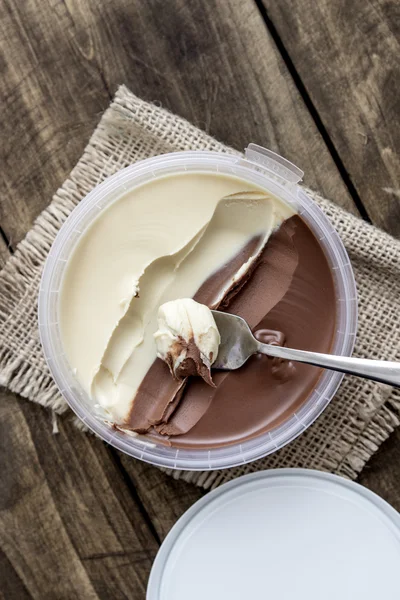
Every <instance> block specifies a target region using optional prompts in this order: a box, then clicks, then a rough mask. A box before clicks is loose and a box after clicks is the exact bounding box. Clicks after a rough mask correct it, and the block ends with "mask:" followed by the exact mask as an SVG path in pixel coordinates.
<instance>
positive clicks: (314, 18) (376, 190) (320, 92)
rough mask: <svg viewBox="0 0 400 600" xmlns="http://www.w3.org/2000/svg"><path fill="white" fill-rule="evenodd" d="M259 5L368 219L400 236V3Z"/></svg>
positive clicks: (284, 0)
mask: <svg viewBox="0 0 400 600" xmlns="http://www.w3.org/2000/svg"><path fill="white" fill-rule="evenodd" d="M263 4H264V6H265V8H266V10H267V14H268V16H269V18H270V19H271V21H272V23H273V26H274V27H275V28H276V31H277V33H278V35H279V37H280V39H281V40H282V43H283V45H284V47H285V48H286V50H287V52H288V54H289V56H290V58H291V60H292V62H293V65H294V67H295V69H296V71H297V73H298V74H299V77H300V78H301V80H302V82H303V84H304V86H305V88H306V90H307V93H308V94H309V97H310V98H311V101H312V103H313V104H314V106H315V108H316V110H317V112H318V115H319V117H320V119H321V121H322V123H323V124H324V127H325V128H326V131H327V133H328V135H329V136H330V138H331V139H332V141H333V144H334V146H335V148H336V149H337V152H338V153H339V155H340V158H341V161H342V163H343V165H344V168H345V169H346V171H347V172H348V174H349V176H350V178H351V180H352V182H353V184H354V186H355V189H356V191H357V193H358V195H359V197H360V198H361V201H362V203H363V204H364V206H365V208H366V209H367V212H368V214H369V216H370V218H371V220H372V221H373V222H374V223H375V224H376V225H379V226H380V227H382V228H384V229H386V230H387V231H389V232H390V233H392V234H393V235H396V236H400V162H399V152H400V130H399V128H398V127H397V125H396V124H397V122H398V118H399V114H400V94H399V93H398V87H399V80H400V64H399V60H398V56H399V41H400V4H399V3H398V2H394V1H393V0H376V1H374V2H366V1H365V0H352V1H351V2H332V0H319V1H318V2H311V1H310V0H297V1H296V2H292V1H291V0H280V1H279V2H275V1H274V0H263Z"/></svg>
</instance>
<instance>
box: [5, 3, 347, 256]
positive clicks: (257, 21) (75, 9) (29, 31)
mask: <svg viewBox="0 0 400 600" xmlns="http://www.w3.org/2000/svg"><path fill="white" fill-rule="evenodd" d="M0 23H1V25H0V27H1V34H0V35H1V40H2V50H3V63H4V66H5V68H4V72H3V76H2V88H3V110H2V114H3V118H2V120H1V127H2V130H1V133H0V135H1V138H2V140H3V141H4V142H3V144H2V145H1V150H0V152H1V155H0V160H1V164H2V169H1V180H0V181H1V183H0V193H1V197H2V202H1V206H0V223H1V224H2V226H3V228H4V231H5V233H6V235H7V236H8V238H9V239H10V240H11V243H12V245H13V246H15V244H16V243H17V242H18V241H19V240H20V239H21V238H22V237H23V236H24V234H25V233H26V231H27V229H29V227H30V226H31V224H32V221H33V219H34V217H35V216H36V215H37V214H38V213H39V212H40V210H42V209H43V208H44V207H45V206H46V205H47V204H48V202H49V200H50V198H51V195H52V193H53V192H54V191H55V190H56V189H57V187H58V186H59V185H60V184H61V183H62V181H63V180H64V179H65V178H66V176H67V174H68V172H69V170H70V169H71V168H72V167H73V165H74V164H75V162H76V161H77V159H78V157H79V156H80V154H81V152H82V149H83V147H84V145H85V144H86V142H87V140H88V138H89V135H90V133H91V132H92V130H93V128H94V126H95V124H96V123H97V121H98V119H99V116H100V114H101V112H102V111H103V110H104V109H105V107H106V106H107V104H108V102H109V98H110V94H112V93H114V92H115V90H116V88H117V86H118V85H119V84H120V83H126V84H127V85H128V86H130V87H131V89H132V90H133V91H134V92H135V93H137V94H139V95H141V96H142V97H144V98H146V99H149V100H153V101H156V102H160V101H162V103H163V104H164V105H165V106H166V107H167V108H169V109H171V110H172V111H175V112H177V113H178V114H181V115H183V116H185V117H187V118H188V119H189V120H191V121H192V122H194V123H195V124H196V125H198V126H200V127H202V128H203V129H206V130H207V131H208V132H210V133H211V134H213V135H215V136H216V137H218V138H219V139H221V140H223V141H225V142H227V143H228V144H230V145H232V146H234V147H236V148H241V149H242V148H244V146H246V145H247V144H248V143H249V141H254V142H259V143H261V144H263V145H266V146H268V147H270V148H272V149H273V150H276V151H279V152H281V153H282V154H283V155H285V156H286V157H287V158H289V159H290V160H293V161H294V162H295V163H297V164H298V165H299V166H301V167H302V168H303V170H304V171H305V172H306V179H305V180H306V183H307V184H309V185H310V186H312V187H314V188H315V189H317V190H319V191H321V193H323V194H325V195H326V196H328V197H332V198H335V199H336V201H337V202H339V203H340V204H342V205H343V206H347V207H348V208H349V209H350V210H354V205H353V204H352V200H351V198H350V196H349V194H348V191H347V188H346V186H345V185H344V184H343V181H342V179H341V177H340V175H339V173H338V171H337V169H336V167H335V164H334V163H333V161H332V159H331V156H330V154H329V152H328V150H327V148H326V146H325V144H324V142H323V140H322V138H321V136H320V134H319V132H318V130H317V128H316V126H315V124H314V122H313V120H312V118H311V117H310V115H309V113H308V111H307V108H306V106H305V105H304V103H303V101H302V99H301V96H300V94H299V93H298V91H297V89H296V87H295V85H294V84H293V81H292V79H291V77H290V75H289V73H288V71H287V69H286V67H285V64H284V62H283V60H282V59H281V57H280V56H279V53H278V52H277V49H276V47H275V45H274V43H273V41H272V40H271V38H270V36H269V34H268V32H267V31H266V28H265V25H264V23H263V21H262V18H261V16H260V14H259V12H258V10H257V7H256V6H255V4H254V2H253V0H246V1H243V0H231V1H230V2H226V3H225V2H219V1H218V0H212V1H207V2H205V1H202V2H186V1H185V0H173V1H170V2H169V3H168V10H167V11H166V9H165V2H164V1H163V0H149V1H148V2H141V1H140V0H136V1H134V2H132V1H131V0H118V1H117V2H116V1H115V0H102V1H101V2H98V1H97V0H87V1H86V2H78V1H73V0H71V1H69V2H67V3H64V2H56V1H54V0H40V2H39V0H26V1H25V2H23V3H22V2H17V1H16V0H5V2H4V3H2V5H1V6H0Z"/></svg>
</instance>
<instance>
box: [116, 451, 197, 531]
mask: <svg viewBox="0 0 400 600" xmlns="http://www.w3.org/2000/svg"><path fill="white" fill-rule="evenodd" d="M120 459H121V463H122V465H123V467H124V469H125V471H126V473H127V475H128V476H129V478H130V480H131V481H132V484H133V485H134V487H135V489H136V490H137V493H138V496H139V498H140V499H141V500H142V502H143V506H144V507H145V509H146V512H147V514H148V516H149V518H150V519H151V521H152V523H153V526H154V528H155V530H156V532H157V536H158V539H159V540H160V541H163V539H164V538H165V536H166V535H167V533H168V532H169V530H170V529H171V527H172V526H173V525H175V523H176V521H177V520H178V519H179V517H180V516H182V515H183V513H184V512H185V511H186V510H187V509H188V508H190V507H191V506H192V504H194V503H195V502H196V501H197V500H199V499H200V498H201V497H202V496H203V495H204V494H205V492H204V491H203V490H201V489H200V488H198V487H196V486H194V485H193V484H188V483H185V482H184V481H181V480H180V481H177V480H175V479H173V478H172V477H170V476H169V475H166V474H165V473H163V472H161V471H160V470H159V469H157V468H155V467H153V466H151V465H148V464H146V463H143V462H140V461H137V460H133V459H131V458H129V457H128V456H124V455H123V454H120Z"/></svg>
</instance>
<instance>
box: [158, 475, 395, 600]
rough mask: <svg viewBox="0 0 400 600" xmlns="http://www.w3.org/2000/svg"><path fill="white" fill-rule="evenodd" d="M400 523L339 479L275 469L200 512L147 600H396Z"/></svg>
mask: <svg viewBox="0 0 400 600" xmlns="http://www.w3.org/2000/svg"><path fill="white" fill-rule="evenodd" d="M399 566H400V515H399V514H398V513H397V512H396V511H395V510H394V509H393V508H392V507H391V506H389V505H388V504H387V503H386V502H385V501H384V500H382V499H381V498H379V497H378V496H376V495H375V494H373V493H372V492H370V491H369V490H367V489H365V488H363V487H362V486H360V485H358V484H355V483H352V482H349V481H347V480H345V479H342V478H341V477H337V476H335V475H329V474H326V473H320V472H317V471H309V470H305V469H278V470H275V471H264V472H260V473H255V474H251V475H246V476H244V477H240V478H238V479H236V480H235V481H232V482H230V483H227V484H225V485H223V486H221V487H220V488H218V489H216V490H215V491H213V492H211V493H210V494H208V495H207V496H205V497H204V498H202V499H201V500H199V501H198V502H196V504H194V505H193V506H192V507H191V508H190V509H189V510H188V511H187V512H186V513H185V514H184V515H183V516H182V517H181V519H179V521H178V522H177V524H176V525H175V526H174V527H173V529H172V530H171V532H170V533H169V535H168V536H167V538H166V539H165V541H164V543H163V544H162V546H161V548H160V551H159V553H158V555H157V557H156V560H155V562H154V565H153V569H152V571H151V575H150V580H149V586H148V590H147V600H187V599H188V598H190V600H204V599H205V598H207V600H214V599H215V600H217V599H218V600H221V599H225V598H227V599H229V600H243V599H245V598H268V599H271V600H276V599H279V600H286V599H287V600H289V599H290V600H293V599H301V600H302V599H303V598H304V599H307V600H317V599H318V600H321V599H322V598H323V599H324V600H338V599H340V600H358V599H360V600H361V599H362V600H369V599H371V600H376V599H377V598H384V599H385V600H391V599H395V598H396V599H397V598H399V597H400V596H399V594H400V591H399Z"/></svg>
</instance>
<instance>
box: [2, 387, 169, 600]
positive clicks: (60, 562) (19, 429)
mask: <svg viewBox="0 0 400 600" xmlns="http://www.w3.org/2000/svg"><path fill="white" fill-rule="evenodd" d="M0 411H1V418H0V423H1V432H0V439H1V443H2V445H3V448H2V452H1V454H0V456H1V472H2V486H1V489H2V495H1V510H0V536H1V549H2V551H3V553H4V555H5V556H6V560H7V561H8V563H10V565H11V566H12V569H13V571H14V573H13V578H14V580H15V581H16V582H18V587H17V588H16V589H22V588H24V589H25V590H26V591H27V592H29V594H30V595H31V596H32V597H33V598H38V599H42V598H72V597H73V596H74V595H75V596H76V597H77V598H85V599H86V598H96V599H97V598H132V597H137V598H144V596H145V588H146V584H147V579H148V575H149V571H150V567H151V564H152V561H153V559H154V556H155V554H156V552H157V549H158V542H157V540H156V539H155V537H154V535H153V534H152V530H151V527H149V521H148V519H147V517H146V516H145V515H144V513H143V508H142V506H141V505H140V504H138V503H137V502H136V500H135V498H134V497H133V496H132V494H130V492H129V489H128V487H127V486H126V485H125V482H124V480H123V478H122V476H121V474H120V472H119V471H118V469H116V468H115V464H114V461H113V459H112V457H111V456H110V454H109V449H108V447H107V446H106V445H105V444H103V443H102V442H101V441H100V440H99V439H97V438H94V437H93V436H91V435H85V434H82V433H81V432H79V431H78V430H77V429H76V428H75V427H74V426H73V425H72V423H69V424H68V423H63V422H62V421H60V423H59V426H60V433H59V434H57V435H52V433H51V432H52V423H51V417H50V414H49V413H48V412H47V411H44V410H43V409H42V408H40V407H39V406H36V405H33V404H31V403H28V402H26V401H22V400H21V401H19V400H18V399H17V398H15V397H14V396H13V395H11V394H7V393H3V394H2V396H1V398H0ZM10 568H11V567H10ZM6 576H7V572H5V573H3V577H6Z"/></svg>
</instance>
